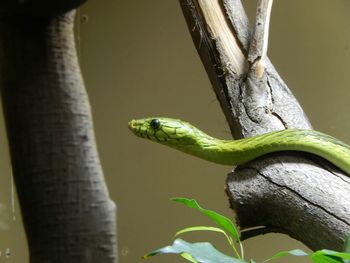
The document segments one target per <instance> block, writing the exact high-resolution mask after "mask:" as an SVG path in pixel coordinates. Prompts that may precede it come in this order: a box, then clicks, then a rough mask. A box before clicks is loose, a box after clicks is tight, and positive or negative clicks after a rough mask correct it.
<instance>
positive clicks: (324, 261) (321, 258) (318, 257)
mask: <svg viewBox="0 0 350 263" xmlns="http://www.w3.org/2000/svg"><path fill="white" fill-rule="evenodd" d="M310 257H311V259H312V261H313V262H316V263H344V262H346V260H349V259H350V254H349V253H344V252H337V251H334V250H328V249H323V250H318V251H316V252H314V253H313V254H311V255H310Z"/></svg>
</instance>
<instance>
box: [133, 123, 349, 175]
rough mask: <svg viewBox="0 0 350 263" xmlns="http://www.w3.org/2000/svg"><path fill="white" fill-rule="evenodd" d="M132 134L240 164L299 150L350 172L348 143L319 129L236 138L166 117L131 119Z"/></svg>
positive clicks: (291, 130)
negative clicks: (219, 136)
mask: <svg viewBox="0 0 350 263" xmlns="http://www.w3.org/2000/svg"><path fill="white" fill-rule="evenodd" d="M129 128H130V129H131V130H132V131H133V132H134V134H135V135H137V136H139V137H142V138H146V139H149V140H151V141H154V142H158V143H161V144H164V145H167V146H170V147H172V148H175V149H177V150H180V151H182V152H185V153H188V154H191V155H194V156H197V157H199V158H202V159H205V160H208V161H211V162H215V163H219V164H224V165H240V164H244V163H247V162H249V161H251V160H253V159H256V158H257V157H260V156H262V155H265V154H268V153H272V152H279V151H302V152H308V153H312V154H315V155H318V156H320V157H322V158H324V159H326V160H328V161H330V162H331V163H333V164H334V165H336V166H337V167H339V168H340V169H341V170H343V171H344V172H346V173H347V174H348V175H350V146H349V145H347V144H345V143H344V142H342V141H340V140H338V139H336V138H334V137H332V136H330V135H327V134H324V133H321V132H318V131H314V130H303V129H286V130H281V131H274V132H269V133H265V134H262V135H258V136H254V137H251V138H245V139H239V140H220V139H216V138H213V137H211V136H209V135H207V134H206V133H204V132H202V131H201V130H199V129H197V128H196V127H194V126H192V125H191V124H189V123H188V122H184V121H181V120H176V119H170V118H146V119H139V120H132V121H130V122H129Z"/></svg>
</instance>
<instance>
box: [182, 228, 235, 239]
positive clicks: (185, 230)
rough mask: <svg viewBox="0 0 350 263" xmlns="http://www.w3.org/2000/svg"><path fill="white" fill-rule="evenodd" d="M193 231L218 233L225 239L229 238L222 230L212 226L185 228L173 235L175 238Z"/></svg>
mask: <svg viewBox="0 0 350 263" xmlns="http://www.w3.org/2000/svg"><path fill="white" fill-rule="evenodd" d="M193 231H211V232H218V233H222V234H224V235H225V236H226V237H227V238H229V236H228V235H227V234H226V232H225V231H224V230H222V229H221V228H217V227H212V226H192V227H186V228H184V229H181V230H179V231H177V232H176V233H175V236H178V235H181V234H184V233H188V232H193Z"/></svg>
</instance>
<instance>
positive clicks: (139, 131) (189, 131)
mask: <svg viewBox="0 0 350 263" xmlns="http://www.w3.org/2000/svg"><path fill="white" fill-rule="evenodd" d="M129 128H130V130H131V131H132V132H133V133H134V134H135V135H137V136H139V137H142V138H146V139H149V140H151V141H155V142H159V143H162V144H166V145H169V146H172V147H174V148H179V147H184V146H188V147H190V146H191V145H195V144H196V143H197V139H196V138H198V136H196V135H198V132H201V131H199V130H198V129H197V128H195V127H194V126H192V125H191V124H189V123H187V122H184V121H181V120H176V119H170V118H146V119H138V120H132V121H130V122H129ZM201 133H202V132H201Z"/></svg>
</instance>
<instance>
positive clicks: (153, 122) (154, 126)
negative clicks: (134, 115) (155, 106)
mask: <svg viewBox="0 0 350 263" xmlns="http://www.w3.org/2000/svg"><path fill="white" fill-rule="evenodd" d="M150 125H151V127H152V129H154V130H157V129H159V127H160V120H158V119H153V120H151V123H150Z"/></svg>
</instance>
